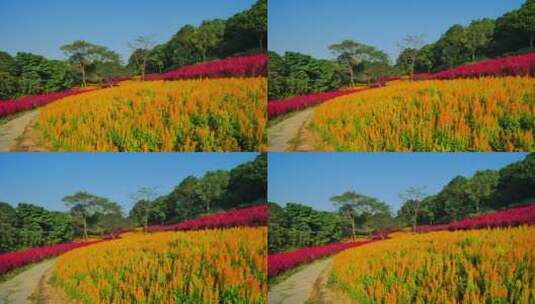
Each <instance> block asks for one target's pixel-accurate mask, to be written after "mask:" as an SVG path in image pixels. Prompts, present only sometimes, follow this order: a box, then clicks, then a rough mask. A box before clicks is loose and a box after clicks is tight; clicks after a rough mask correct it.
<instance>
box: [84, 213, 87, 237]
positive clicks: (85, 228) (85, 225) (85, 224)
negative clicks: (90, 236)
mask: <svg viewBox="0 0 535 304" xmlns="http://www.w3.org/2000/svg"><path fill="white" fill-rule="evenodd" d="M83 239H84V240H87V220H86V218H85V217H84V235H83Z"/></svg>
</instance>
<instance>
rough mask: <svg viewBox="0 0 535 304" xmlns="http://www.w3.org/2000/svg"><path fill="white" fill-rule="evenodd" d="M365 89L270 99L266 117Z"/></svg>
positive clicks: (270, 117) (273, 116)
mask: <svg viewBox="0 0 535 304" xmlns="http://www.w3.org/2000/svg"><path fill="white" fill-rule="evenodd" d="M362 90H365V89H349V90H340V91H330V92H322V93H314V94H308V95H300V96H295V97H291V98H288V99H283V100H271V101H269V102H268V117H269V119H272V118H275V117H277V116H280V115H284V114H287V113H290V112H293V111H298V110H302V109H305V108H308V107H312V106H315V105H318V104H320V103H322V102H325V101H327V100H329V99H332V98H335V97H338V96H343V95H348V94H351V93H355V92H359V91H362Z"/></svg>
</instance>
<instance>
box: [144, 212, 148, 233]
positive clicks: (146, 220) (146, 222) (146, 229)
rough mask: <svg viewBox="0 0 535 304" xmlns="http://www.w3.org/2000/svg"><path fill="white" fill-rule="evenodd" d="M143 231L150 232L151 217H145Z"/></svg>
mask: <svg viewBox="0 0 535 304" xmlns="http://www.w3.org/2000/svg"><path fill="white" fill-rule="evenodd" d="M143 230H145V232H149V215H148V214H147V216H145V223H143Z"/></svg>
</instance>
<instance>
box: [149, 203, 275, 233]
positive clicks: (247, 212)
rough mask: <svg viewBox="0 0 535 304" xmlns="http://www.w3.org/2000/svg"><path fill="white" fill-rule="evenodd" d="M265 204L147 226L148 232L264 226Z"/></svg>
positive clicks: (265, 220) (265, 216)
mask: <svg viewBox="0 0 535 304" xmlns="http://www.w3.org/2000/svg"><path fill="white" fill-rule="evenodd" d="M267 218H268V212H267V205H266V204H261V205H255V206H252V207H245V208H241V209H236V210H232V211H226V212H221V213H215V214H208V215H203V216H200V217H197V218H195V219H191V220H187V221H184V222H180V223H177V224H171V225H154V226H149V229H148V230H149V231H150V232H159V231H176V230H182V231H186V230H199V229H214V228H229V227H238V226H264V225H266V224H267Z"/></svg>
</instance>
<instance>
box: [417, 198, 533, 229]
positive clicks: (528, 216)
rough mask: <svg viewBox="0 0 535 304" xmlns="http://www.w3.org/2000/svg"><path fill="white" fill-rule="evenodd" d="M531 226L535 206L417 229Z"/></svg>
mask: <svg viewBox="0 0 535 304" xmlns="http://www.w3.org/2000/svg"><path fill="white" fill-rule="evenodd" d="M529 224H535V204H530V205H524V206H520V207H514V208H509V209H505V210H502V211H497V212H490V213H484V214H481V215H478V216H474V217H468V218H465V219H462V220H459V221H455V222H452V223H449V224H439V225H422V226H418V227H417V231H419V232H429V231H437V230H468V229H481V228H496V227H513V226H519V225H529Z"/></svg>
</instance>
